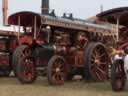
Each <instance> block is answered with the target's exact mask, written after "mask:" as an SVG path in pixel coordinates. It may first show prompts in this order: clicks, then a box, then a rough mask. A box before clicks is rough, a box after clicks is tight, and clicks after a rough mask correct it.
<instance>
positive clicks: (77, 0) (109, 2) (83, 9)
mask: <svg viewBox="0 0 128 96" xmlns="http://www.w3.org/2000/svg"><path fill="white" fill-rule="evenodd" d="M8 1H9V10H8V12H9V15H10V14H12V13H14V12H17V11H23V10H29V11H35V12H40V7H41V0H8ZM101 4H102V5H103V6H104V10H108V9H112V8H115V7H124V6H128V0H50V8H51V9H55V10H56V14H57V15H59V16H61V15H62V14H63V13H64V12H68V13H73V14H74V17H78V18H83V19H84V18H89V17H91V16H94V15H95V14H97V13H99V12H100V5H101ZM0 8H1V9H0V24H1V22H2V0H0Z"/></svg>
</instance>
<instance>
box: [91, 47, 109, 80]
mask: <svg viewBox="0 0 128 96" xmlns="http://www.w3.org/2000/svg"><path fill="white" fill-rule="evenodd" d="M103 49H104V50H103ZM90 73H91V75H92V77H93V78H94V79H96V80H99V81H104V80H106V79H107V75H108V74H107V73H108V62H107V53H106V50H105V48H104V47H103V46H96V47H95V48H94V49H93V50H92V55H91V66H90Z"/></svg>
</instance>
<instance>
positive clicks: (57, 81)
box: [47, 56, 67, 85]
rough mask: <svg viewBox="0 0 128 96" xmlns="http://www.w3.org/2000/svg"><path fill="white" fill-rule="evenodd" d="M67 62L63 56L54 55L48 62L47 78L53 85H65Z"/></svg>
mask: <svg viewBox="0 0 128 96" xmlns="http://www.w3.org/2000/svg"><path fill="white" fill-rule="evenodd" d="M66 73H67V72H66V62H65V60H64V58H63V57H61V56H53V57H52V58H51V59H50V61H49V62H48V66H47V78H48V81H49V83H50V84H51V85H63V84H64V81H65V80H66V75H67V74H66Z"/></svg>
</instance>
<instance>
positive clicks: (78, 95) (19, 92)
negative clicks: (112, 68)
mask: <svg viewBox="0 0 128 96" xmlns="http://www.w3.org/2000/svg"><path fill="white" fill-rule="evenodd" d="M0 96H128V90H127V89H126V90H125V91H123V92H117V93H115V92H113V91H112V90H111V86H110V83H109V82H105V83H87V82H84V81H72V82H66V83H65V85H64V86H50V85H49V84H48V82H47V79H42V78H38V80H37V81H36V82H35V83H33V84H30V85H21V84H20V83H19V82H18V81H17V79H15V78H12V77H11V78H0Z"/></svg>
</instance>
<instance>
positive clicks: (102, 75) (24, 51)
mask: <svg viewBox="0 0 128 96" xmlns="http://www.w3.org/2000/svg"><path fill="white" fill-rule="evenodd" d="M8 23H9V24H11V25H16V26H19V28H21V29H23V31H24V33H23V34H22V35H23V36H20V33H19V35H18V39H19V40H18V41H19V45H20V46H19V47H17V48H16V50H15V51H14V53H13V58H12V62H13V69H14V70H15V74H16V75H17V77H18V79H19V80H20V82H21V83H32V82H33V81H34V80H35V79H36V77H37V75H41V76H44V75H47V78H48V81H49V83H50V84H52V85H61V84H64V81H65V80H71V79H72V77H73V76H74V75H76V74H80V75H82V76H83V78H85V79H86V80H94V81H105V80H107V78H108V67H109V64H110V58H109V54H108V52H107V48H106V47H105V45H104V44H106V45H111V44H110V43H109V44H108V43H107V39H105V38H106V37H107V36H108V37H109V36H110V37H113V36H115V33H114V30H113V29H112V28H111V27H108V26H102V25H97V24H92V23H90V22H87V21H84V20H80V19H75V18H73V17H72V16H71V15H70V16H69V17H67V16H65V15H64V16H63V17H57V16H55V14H54V15H53V13H52V14H49V15H43V14H37V13H34V12H18V13H15V14H13V15H11V16H9V19H8Z"/></svg>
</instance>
